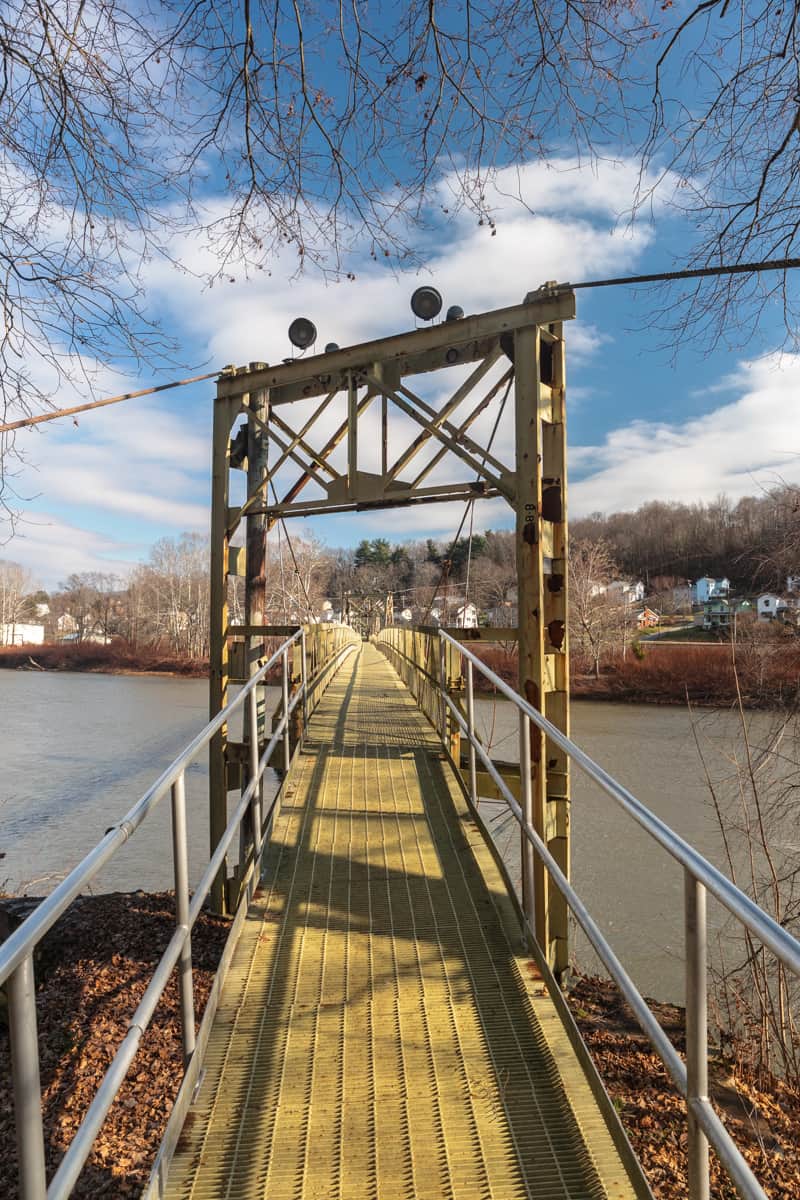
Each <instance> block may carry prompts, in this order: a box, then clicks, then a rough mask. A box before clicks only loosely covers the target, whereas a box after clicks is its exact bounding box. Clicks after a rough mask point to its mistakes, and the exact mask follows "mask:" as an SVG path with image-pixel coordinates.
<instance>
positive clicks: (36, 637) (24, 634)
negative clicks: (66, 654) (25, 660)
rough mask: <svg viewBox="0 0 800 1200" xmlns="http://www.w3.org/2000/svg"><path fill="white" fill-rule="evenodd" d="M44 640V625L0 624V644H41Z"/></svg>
mask: <svg viewBox="0 0 800 1200" xmlns="http://www.w3.org/2000/svg"><path fill="white" fill-rule="evenodd" d="M43 642H44V625H23V624H20V622H19V621H17V622H15V623H14V624H13V625H0V646H41V645H42V643H43Z"/></svg>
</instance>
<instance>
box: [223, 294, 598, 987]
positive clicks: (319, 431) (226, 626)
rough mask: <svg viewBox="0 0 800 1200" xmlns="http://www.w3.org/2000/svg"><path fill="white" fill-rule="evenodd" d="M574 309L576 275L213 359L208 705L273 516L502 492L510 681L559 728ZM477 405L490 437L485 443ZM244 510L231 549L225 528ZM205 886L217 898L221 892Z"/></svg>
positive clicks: (257, 583)
mask: <svg viewBox="0 0 800 1200" xmlns="http://www.w3.org/2000/svg"><path fill="white" fill-rule="evenodd" d="M574 315H575V298H574V294H573V293H572V291H571V290H570V289H569V288H568V287H563V286H562V287H556V286H555V285H549V284H548V285H545V287H543V288H540V289H539V290H538V291H536V292H532V293H530V294H529V295H528V296H527V297H526V299H525V301H524V302H523V303H522V304H517V305H513V306H511V307H509V308H503V309H498V310H495V311H493V312H487V313H482V314H478V315H476V316H469V317H465V318H462V319H460V320H457V321H449V322H447V321H446V322H443V323H441V324H439V325H433V326H429V327H426V328H422V329H416V330H413V331H411V332H408V333H402V334H398V335H396V336H393V337H388V338H381V339H378V340H376V341H372V342H366V343H362V344H360V345H356V346H351V347H348V348H345V349H341V350H334V351H332V352H330V353H326V354H317V355H313V356H311V357H309V358H299V359H296V360H291V361H285V362H283V363H281V364H278V365H276V366H268V365H267V364H264V363H251V364H250V365H249V366H248V367H239V368H234V367H230V368H227V369H226V371H225V372H224V373H223V375H222V376H221V377H220V379H219V381H218V387H217V402H216V406H215V421H214V474H213V499H212V538H211V542H212V546H211V551H212V585H211V715H212V716H214V715H215V714H216V713H217V712H218V711H219V710H220V708H221V707H222V706H223V705H224V703H225V699H226V695H227V687H228V683H229V681H231V680H233V679H236V678H240V679H241V678H247V677H248V675H249V674H251V673H252V671H254V670H255V669H257V664H258V661H259V658H260V655H261V654H262V653H263V639H259V636H258V635H259V627H260V626H261V625H262V624H263V623H264V621H265V615H264V612H263V606H264V592H265V588H264V583H265V581H264V570H265V561H266V559H265V540H266V536H267V534H268V532H269V529H270V528H271V527H272V526H273V525H275V523H276V522H278V521H283V520H285V519H288V518H291V517H297V516H306V517H308V516H321V515H325V514H332V513H346V512H358V511H362V510H365V509H382V508H393V507H398V506H410V505H419V504H431V503H440V502H442V501H460V502H462V503H464V502H469V501H472V500H476V499H483V498H486V499H498V498H499V499H501V500H504V501H506V503H508V504H509V505H510V506H511V508H512V509H513V510H514V512H515V515H516V535H517V555H516V557H517V573H518V585H519V586H518V591H519V613H520V616H519V646H520V679H519V691H520V694H521V695H523V696H525V698H526V699H527V700H528V701H529V702H530V703H532V704H534V705H536V706H537V707H539V708H540V709H541V711H542V712H543V713H544V714H545V715H546V716H547V717H548V718H549V719H550V720H551V721H553V722H554V724H556V725H557V726H558V728H560V729H561V730H563V731H564V732H565V733H568V732H569V714H568V665H567V664H568V645H567V636H566V613H567V583H566V575H567V571H566V558H567V496H566V433H565V429H566V426H565V420H564V417H565V367H564V364H565V343H564V337H563V330H562V322H563V321H565V320H569V319H571V318H572V317H574ZM443 372H445V373H449V377H448V375H447V374H444V375H442V373H443ZM431 376H435V379H433V380H432V379H431ZM440 379H441V380H442V382H444V384H445V388H442V387H441V385H440V382H439V380H440ZM449 380H451V381H452V382H449V386H447V385H448V381H449ZM432 384H434V385H435V389H434V387H432V386H431V385H432ZM509 399H510V403H508V404H507V403H506V402H507V401H508V400H509ZM337 410H338V411H337ZM376 410H377V412H376ZM376 415H377V420H376V419H375V418H376ZM482 417H483V418H484V425H483V427H484V428H485V426H486V422H492V421H494V425H495V429H496V430H497V431H498V432H499V433H500V435H501V436H500V437H499V438H498V439H495V438H494V435H493V437H492V439H490V442H489V444H485V440H484V439H483V438H482V434H481V428H482V425H481V418H482ZM512 428H513V430H514V436H513V438H512V437H510V436H509V431H510V430H511V429H512ZM496 442H497V445H496ZM376 443H377V444H376ZM498 446H499V447H500V448H498ZM236 471H241V472H246V486H245V488H244V489H242V487H241V482H240V481H241V476H239V480H238V481H237V482H234V483H232V479H231V476H232V472H236ZM242 490H244V496H243V498H241V492H242ZM234 497H236V499H237V501H238V502H234ZM242 526H243V527H244V529H245V530H246V538H245V542H246V544H245V547H244V548H242V547H236V546H234V544H233V543H234V540H235V539H237V538H240V537H241V532H240V530H241V527H242ZM237 574H238V575H243V576H244V577H245V598H246V608H247V617H246V623H245V624H246V632H245V630H242V629H240V630H239V631H234V630H233V629H232V627H231V625H230V623H229V620H228V611H227V604H228V586H229V582H228V581H229V577H230V576H232V575H237ZM245 662H246V664H247V666H246V667H244V666H243V664H245ZM234 664H236V665H235V666H234ZM299 674H300V669H299V666H298V668H297V670H296V675H299ZM248 736H249V733H247V732H246V734H245V741H246V740H247V737H248ZM529 740H530V745H529V747H528V750H529V755H528V757H529V758H530V774H531V779H532V781H533V787H532V789H531V795H532V800H531V805H532V807H531V811H530V812H529V814H528V815H529V817H530V818H531V820H533V821H535V823H536V827H537V828H538V829H540V830H541V832H542V833H543V835H544V836H545V837H546V838H547V841H548V844H549V845H550V846H551V849H552V850H553V853H554V854H555V855H556V858H557V860H558V861H559V863H560V865H561V867H562V868H563V870H564V872H565V873H566V874H567V875H569V812H568V809H569V781H568V769H567V763H566V758H565V756H564V755H563V754H561V753H560V752H558V751H551V749H548V750H547V752H546V753H545V748H544V744H543V741H542V738H541V736H540V734H539V733H538V731H537V730H536V729H535V728H532V729H531V734H530V739H529ZM243 753H244V750H243V748H239V747H230V746H229V745H228V742H227V733H226V731H225V730H223V731H222V732H221V733H220V736H219V739H218V742H217V743H216V744H215V747H214V752H213V753H212V758H211V842H212V846H213V845H215V844H216V841H217V839H218V837H219V836H220V834H221V831H222V830H223V829H224V827H225V812H226V804H227V801H226V790H227V786H228V778H229V775H230V774H231V759H232V758H233V760H234V761H235V760H236V758H237V757H238V758H241V756H242V754H243ZM525 854H526V855H527V867H528V869H527V870H526V873H525V888H526V891H527V892H528V893H530V894H529V897H528V899H529V904H530V907H531V911H532V910H533V894H534V893H536V898H537V900H538V903H537V905H536V910H537V914H538V915H537V922H538V926H537V935H538V937H539V940H540V943H541V945H542V946H544V947H546V950H547V954H548V958H549V960H550V962H551V964H552V965H553V967H554V968H555V970H556V972H557V973H561V972H563V971H564V970H565V969H566V967H567V959H568V944H567V914H566V907H565V905H564V904H563V902H562V899H561V897H560V895H559V894H557V893H556V892H552V889H550V887H549V884H548V880H547V876H546V873H545V872H544V871H543V870H542V869H541V867H540V866H539V865H537V863H536V862H535V861H534V859H533V858H532V856H531V855H530V853H529V850H528V848H527V847H526V848H525ZM221 886H222V885H221V882H220V889H221ZM215 898H216V901H217V903H219V904H220V905H221V904H223V903H224V896H223V895H222V893H221V890H219V889H218V892H217V893H216V896H215Z"/></svg>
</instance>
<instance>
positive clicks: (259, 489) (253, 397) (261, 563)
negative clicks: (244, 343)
mask: <svg viewBox="0 0 800 1200" xmlns="http://www.w3.org/2000/svg"><path fill="white" fill-rule="evenodd" d="M266 365H267V364H266V363H250V370H251V371H256V370H260V369H262V368H264V367H266ZM248 408H249V409H250V411H251V412H252V413H253V418H255V419H253V418H249V419H248V422H247V497H248V499H250V498H251V497H252V496H258V495H259V494H260V495H261V496H262V498H263V500H264V502H265V504H266V500H267V480H268V461H269V439H268V437H267V433H266V429H265V428H264V427H265V425H266V423H267V421H268V420H269V390H268V389H267V388H258V389H256V390H254V391H252V392H251V393H250V397H249V403H248ZM245 521H246V532H245V547H246V552H245V577H244V620H245V624H246V625H249V626H251V627H255V628H256V629H257V628H258V627H259V626H263V625H265V624H266V617H267V614H266V603H267V592H266V589H267V577H266V564H267V514H266V513H265V512H254V513H248V514H247V517H246V519H245ZM246 645H247V670H246V671H245V675H246V676H247V678H248V679H250V678H252V677H253V675H255V674H256V672H257V670H258V660H259V658H260V657H261V655H262V654H263V653H264V636H263V634H261V635H259V634H258V633H251V634H249V635H248V637H247V641H246ZM265 721H266V714H265V715H264V719H263V720H262V721H261V722H259V720H258V706H257V705H256V718H255V720H253V717H252V709H251V706H250V705H248V706H247V710H246V712H245V720H244V725H245V728H244V741H245V743H246V744H247V743H251V742H255V744H256V747H258V738H259V727H260V725H264V723H265ZM256 761H258V755H256ZM242 829H243V830H244V829H245V826H244V824H243V825H242ZM243 849H244V848H243ZM244 857H245V856H244V854H243V855H242V862H243V861H244Z"/></svg>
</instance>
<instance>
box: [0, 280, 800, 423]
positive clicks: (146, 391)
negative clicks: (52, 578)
mask: <svg viewBox="0 0 800 1200" xmlns="http://www.w3.org/2000/svg"><path fill="white" fill-rule="evenodd" d="M798 267H800V258H770V259H764V260H763V261H761V262H749V263H726V264H723V265H721V266H718V267H693V268H687V269H685V270H681V271H656V272H653V273H652V274H650V275H618V276H615V277H614V278H611V279H588V280H584V281H583V282H582V283H561V284H558V285H557V286H556V287H555V288H554V289H553V290H554V291H568V290H569V291H573V292H577V291H581V290H582V289H585V288H598V287H629V286H633V285H635V284H637V283H671V282H673V281H674V280H680V279H710V278H714V277H718V276H720V275H759V274H761V273H762V272H764V271H793V270H796V269H797V268H798ZM219 374H220V372H219V371H209V373H208V374H207V375H194V376H192V377H191V378H190V379H175V380H173V381H172V382H170V383H159V384H156V386H155V387H149V388H142V389H141V390H140V391H138V392H123V393H122V394H121V395H119V396H109V397H107V398H106V399H104V400H92V401H91V402H90V403H88V404H76V405H73V407H72V408H58V409H55V410H54V411H53V412H48V413H40V414H39V416H37V417H22V418H21V419H20V420H18V421H9V422H7V423H6V424H4V425H0V433H11V432H12V430H14V429H25V428H27V427H28V426H30V425H40V424H41V423H42V422H43V421H55V420H57V419H58V418H59V417H72V416H75V415H76V414H77V413H82V412H90V411H91V410H92V409H93V408H102V407H104V406H105V405H107V404H120V403H121V402H122V401H123V400H136V399H137V398H138V397H140V396H152V395H154V394H155V393H156V392H166V391H169V389H170V388H177V387H186V386H187V384H190V383H203V382H204V381H205V380H207V379H216V378H218V377H219Z"/></svg>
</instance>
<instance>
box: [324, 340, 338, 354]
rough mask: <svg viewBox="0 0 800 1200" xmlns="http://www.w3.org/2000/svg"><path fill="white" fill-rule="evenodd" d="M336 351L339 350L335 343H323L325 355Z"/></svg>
mask: <svg viewBox="0 0 800 1200" xmlns="http://www.w3.org/2000/svg"><path fill="white" fill-rule="evenodd" d="M338 349H339V345H338V343H337V342H326V343H325V353H326V354H333V352H334V350H338Z"/></svg>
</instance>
